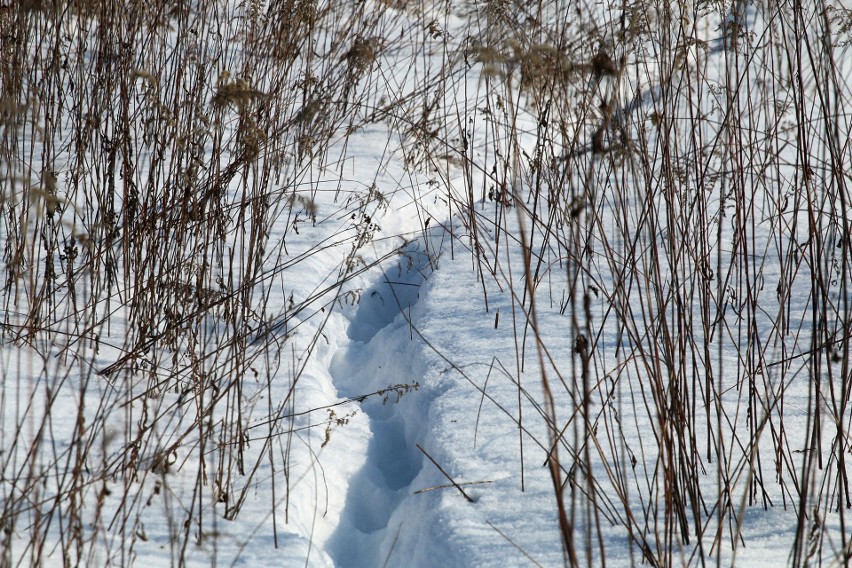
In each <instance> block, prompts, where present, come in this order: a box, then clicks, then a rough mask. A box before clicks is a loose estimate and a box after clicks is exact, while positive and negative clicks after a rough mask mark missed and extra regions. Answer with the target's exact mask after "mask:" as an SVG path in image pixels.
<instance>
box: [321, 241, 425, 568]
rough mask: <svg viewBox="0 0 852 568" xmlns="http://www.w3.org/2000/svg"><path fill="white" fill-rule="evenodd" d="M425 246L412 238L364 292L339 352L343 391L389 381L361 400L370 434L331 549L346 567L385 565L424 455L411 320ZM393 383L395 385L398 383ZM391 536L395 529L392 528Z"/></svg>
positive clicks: (337, 375)
mask: <svg viewBox="0 0 852 568" xmlns="http://www.w3.org/2000/svg"><path fill="white" fill-rule="evenodd" d="M431 270H432V268H431V263H430V258H429V255H428V254H427V248H426V246H425V245H424V244H423V243H422V242H413V243H411V244H410V245H408V246H407V247H406V249H405V254H403V255H401V256H400V257H399V259H398V261H397V262H396V263H394V264H392V265H391V266H390V267H386V268H385V269H384V271H383V273H382V275H381V276H380V277H379V278H378V279H377V281H376V282H375V283H374V284H373V285H372V286H371V287H370V288H369V289H367V290H365V291H364V292H363V293H362V295H361V301H360V303H359V306H358V309H357V311H356V313H355V315H354V316H353V318H352V320H351V322H350V326H349V330H348V336H349V340H350V342H349V344H348V346H347V347H346V348H345V349H341V350H340V351H339V352H338V353H336V354H335V356H334V358H333V361H332V364H331V369H330V370H331V375H332V378H333V381H334V384H335V386H336V387H337V389H338V392H339V394H340V396H346V397H358V396H361V395H364V394H366V393H371V392H375V391H377V390H379V389H386V388H388V387H392V388H390V389H389V390H388V391H387V393H386V394H385V396H384V397H379V396H373V397H370V398H368V399H366V400H364V401H363V402H362V403H361V410H362V411H363V412H364V413H365V414H366V415H367V416H368V418H369V421H370V431H371V434H372V437H371V438H370V441H369V443H368V446H367V458H366V462H365V464H364V466H363V468H362V469H361V470H360V471H359V472H358V473H357V474H356V475H355V476H354V477H353V478H352V479H351V480H350V484H349V488H348V492H347V498H346V504H345V507H344V510H343V513H342V515H341V519H340V525H339V526H338V529H337V531H336V533H335V534H334V535H333V536H332V538H331V541H330V553H331V555H332V557H333V558H334V561H335V563H336V564H337V565H338V566H341V567H350V566H377V565H381V564H382V562H383V558H381V557H380V556H381V554H382V553H381V552H380V550H381V549H382V548H383V547H382V546H381V544H382V542H383V540H385V538H386V537H387V536H388V535H387V533H388V522H389V520H390V519H391V516H392V515H393V513H394V511H395V510H396V509H397V507H398V506H399V505H400V503H401V502H402V500H403V499H405V498H406V497H407V496H408V495H409V494H410V491H409V485H410V484H411V482H412V480H413V479H414V478H415V477H416V476H417V474H418V473H419V471H420V469H421V466H422V455H421V454H420V452H419V451H418V450H417V447H416V446H415V444H416V443H417V442H418V441H419V439H420V433H421V432H422V428H423V426H424V424H423V423H424V422H425V419H426V417H427V415H428V404H427V402H426V401H425V397H422V396H418V395H420V394H422V393H420V392H417V391H416V389H415V388H414V386H413V385H414V384H415V383H416V382H418V381H420V380H421V377H422V374H423V369H422V367H423V361H422V357H421V356H420V350H421V347H420V345H419V342H417V341H413V340H412V333H411V330H410V327H409V323H408V320H407V319H406V317H404V316H403V314H402V312H403V311H405V312H406V315H410V313H411V309H412V308H413V307H414V306H415V304H416V303H417V301H418V300H419V298H420V294H421V289H422V286H423V284H424V282H425V281H426V277H427V276H428V274H429V273H430V272H431ZM393 387H396V388H393ZM389 538H391V539H393V535H392V534H391V535H389Z"/></svg>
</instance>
